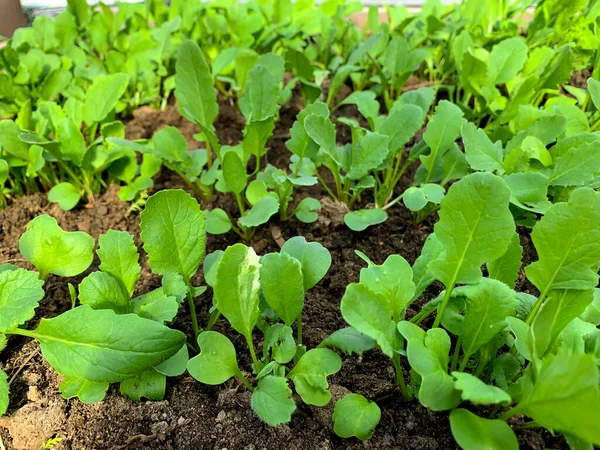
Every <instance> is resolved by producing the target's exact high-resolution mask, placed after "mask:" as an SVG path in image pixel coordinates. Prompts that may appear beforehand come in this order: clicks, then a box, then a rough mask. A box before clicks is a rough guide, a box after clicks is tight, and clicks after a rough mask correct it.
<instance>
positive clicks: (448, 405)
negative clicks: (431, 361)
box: [419, 370, 460, 411]
mask: <svg viewBox="0 0 600 450" xmlns="http://www.w3.org/2000/svg"><path fill="white" fill-rule="evenodd" d="M419 401H420V402H421V404H422V405H423V406H425V407H426V408H429V409H431V410H432V411H447V410H449V409H453V408H456V406H457V405H458V404H459V403H460V391H458V390H457V389H456V388H455V383H454V378H452V377H451V376H450V375H448V374H447V373H446V372H445V371H444V370H437V371H435V372H431V373H429V374H427V375H425V376H424V377H423V379H422V380H421V387H420V388H419Z"/></svg>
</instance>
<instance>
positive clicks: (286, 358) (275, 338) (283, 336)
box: [264, 253, 298, 364]
mask: <svg viewBox="0 0 600 450" xmlns="http://www.w3.org/2000/svg"><path fill="white" fill-rule="evenodd" d="M271 254H272V253H271ZM297 349H298V347H297V346H296V341H294V336H293V331H292V329H291V328H290V327H288V326H286V325H284V324H282V323H276V324H275V325H272V326H271V327H269V329H268V330H267V333H266V334H265V343H264V354H265V355H269V351H270V352H271V356H272V358H273V360H275V361H276V362H278V363H279V364H287V363H289V362H290V361H291V360H292V358H294V356H296V350H297Z"/></svg>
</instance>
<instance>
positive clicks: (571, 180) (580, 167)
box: [548, 122, 600, 186]
mask: <svg viewBox="0 0 600 450" xmlns="http://www.w3.org/2000/svg"><path fill="white" fill-rule="evenodd" d="M586 123H587V122H586ZM597 149H598V146H597V144H596V143H595V142H589V143H585V144H582V145H579V146H577V147H573V148H570V149H569V150H568V151H567V152H566V153H564V154H562V155H560V156H558V157H557V158H556V161H555V162H554V169H553V170H552V174H551V175H550V179H549V181H548V183H549V184H550V185H551V186H583V185H586V184H588V183H590V182H591V181H593V180H594V178H595V177H596V176H597V175H598V174H599V173H600V156H599V155H598V152H597V151H596V150H597Z"/></svg>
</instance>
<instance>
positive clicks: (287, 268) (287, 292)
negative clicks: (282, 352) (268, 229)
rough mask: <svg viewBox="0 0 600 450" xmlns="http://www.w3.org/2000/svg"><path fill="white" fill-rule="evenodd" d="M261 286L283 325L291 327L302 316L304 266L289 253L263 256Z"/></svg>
mask: <svg viewBox="0 0 600 450" xmlns="http://www.w3.org/2000/svg"><path fill="white" fill-rule="evenodd" d="M284 280H285V282H284ZM260 286H261V287H262V291H263V295H264V296H265V300H266V301H267V303H268V304H269V306H270V307H271V308H273V311H275V314H277V315H278V316H279V318H280V319H281V320H283V323H285V324H286V325H288V326H291V325H292V323H294V322H295V321H296V319H297V318H298V317H300V314H302V308H303V306H304V281H303V276H302V264H301V263H300V262H299V261H298V260H297V259H296V258H294V257H292V256H289V255H288V254H287V253H269V254H268V255H265V256H263V258H262V259H261V266H260Z"/></svg>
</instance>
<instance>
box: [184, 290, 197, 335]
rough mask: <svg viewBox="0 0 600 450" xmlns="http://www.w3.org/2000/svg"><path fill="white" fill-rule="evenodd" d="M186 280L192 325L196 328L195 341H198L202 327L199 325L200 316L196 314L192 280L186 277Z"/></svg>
mask: <svg viewBox="0 0 600 450" xmlns="http://www.w3.org/2000/svg"><path fill="white" fill-rule="evenodd" d="M185 282H186V284H187V287H188V291H187V298H188V304H189V305H190V316H192V327H193V329H194V342H196V340H197V339H198V335H199V334H200V327H199V326H198V316H197V315H196V303H195V302H194V296H193V294H192V284H191V283H190V280H188V279H186V280H185Z"/></svg>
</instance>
